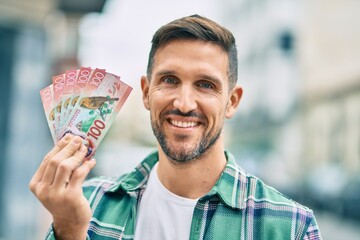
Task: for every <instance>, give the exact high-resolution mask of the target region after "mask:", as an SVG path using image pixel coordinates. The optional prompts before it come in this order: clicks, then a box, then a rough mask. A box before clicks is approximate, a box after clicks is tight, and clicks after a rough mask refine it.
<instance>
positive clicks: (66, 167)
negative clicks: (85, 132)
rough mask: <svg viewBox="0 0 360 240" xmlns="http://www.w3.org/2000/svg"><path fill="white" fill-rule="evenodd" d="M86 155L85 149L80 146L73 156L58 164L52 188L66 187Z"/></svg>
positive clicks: (83, 146)
mask: <svg viewBox="0 0 360 240" xmlns="http://www.w3.org/2000/svg"><path fill="white" fill-rule="evenodd" d="M86 153H87V148H86V147H85V145H83V144H82V145H81V147H80V149H79V151H77V152H75V153H74V155H73V156H71V157H70V158H68V159H66V160H64V161H62V162H61V163H59V166H58V168H57V171H56V175H55V178H54V182H53V186H54V187H61V186H66V185H67V184H68V183H69V181H70V177H71V175H72V173H73V172H74V170H75V169H77V168H78V167H79V166H80V165H81V163H82V162H83V161H84V159H85V155H86Z"/></svg>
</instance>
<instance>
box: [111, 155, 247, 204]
mask: <svg viewBox="0 0 360 240" xmlns="http://www.w3.org/2000/svg"><path fill="white" fill-rule="evenodd" d="M225 156H226V159H227V164H226V166H225V169H224V171H223V172H222V174H221V176H220V178H219V179H218V181H217V182H216V183H215V185H214V187H213V188H212V189H211V190H210V192H209V193H208V194H206V195H205V196H204V197H203V199H205V198H209V197H212V196H214V195H218V196H219V197H220V199H221V201H222V202H223V203H224V204H226V205H228V206H229V207H231V208H236V209H243V208H244V207H245V198H246V194H247V187H246V185H247V178H246V174H245V172H244V171H243V170H242V169H241V168H239V167H238V166H237V164H236V161H235V158H234V156H233V155H232V154H231V153H229V152H227V151H225ZM158 160H159V157H158V152H157V151H154V152H152V153H150V154H149V155H148V156H147V157H146V158H145V159H144V160H143V161H142V162H141V163H140V164H139V165H138V166H137V167H136V168H135V169H134V170H133V171H132V172H130V173H129V174H126V175H124V176H122V177H120V178H119V179H118V180H117V182H116V183H115V184H114V185H112V186H110V187H109V188H108V189H107V190H106V192H116V191H119V190H122V191H125V192H127V193H131V192H134V191H136V190H140V189H142V188H145V187H146V183H147V180H148V177H149V174H150V171H151V169H152V168H153V167H154V165H155V163H156V162H157V161H158Z"/></svg>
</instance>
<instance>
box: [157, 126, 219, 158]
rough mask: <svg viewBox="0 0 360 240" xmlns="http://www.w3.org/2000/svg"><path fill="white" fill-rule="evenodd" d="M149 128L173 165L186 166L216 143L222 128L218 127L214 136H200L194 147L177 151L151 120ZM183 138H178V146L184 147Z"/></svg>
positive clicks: (209, 134)
mask: <svg viewBox="0 0 360 240" xmlns="http://www.w3.org/2000/svg"><path fill="white" fill-rule="evenodd" d="M151 126H152V130H153V132H154V135H155V137H156V139H157V141H158V142H159V144H160V146H161V149H162V150H163V151H164V153H165V154H166V156H167V157H168V158H169V159H170V160H171V161H172V162H173V163H174V164H187V163H190V162H194V161H195V160H197V159H199V158H201V157H202V156H203V155H204V154H205V153H206V152H207V151H208V150H209V149H210V148H211V147H212V146H213V145H214V144H215V143H216V141H217V140H218V139H219V137H220V134H221V131H222V128H221V127H219V128H218V130H217V131H216V132H215V133H214V134H211V132H210V133H208V134H206V135H205V134H204V135H202V136H201V139H200V141H199V142H198V143H195V144H196V145H195V146H194V147H192V148H190V149H189V148H185V147H184V148H181V149H179V150H175V149H173V148H172V147H171V145H170V144H169V142H168V139H167V137H166V135H165V132H164V131H163V130H162V129H161V127H160V124H159V123H157V122H155V121H153V120H152V119H151ZM211 135H212V136H211ZM185 138H186V136H184V137H183V139H181V137H179V139H178V140H179V144H183V145H184V144H185V143H184V141H185V140H184V139H185Z"/></svg>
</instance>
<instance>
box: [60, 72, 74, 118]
mask: <svg viewBox="0 0 360 240" xmlns="http://www.w3.org/2000/svg"><path fill="white" fill-rule="evenodd" d="M76 76H77V70H68V71H66V72H65V75H64V89H63V92H62V96H61V110H62V111H61V119H60V120H61V121H62V125H64V122H66V120H67V118H68V116H69V114H70V112H71V103H70V100H71V97H72V96H73V91H74V86H75V85H76Z"/></svg>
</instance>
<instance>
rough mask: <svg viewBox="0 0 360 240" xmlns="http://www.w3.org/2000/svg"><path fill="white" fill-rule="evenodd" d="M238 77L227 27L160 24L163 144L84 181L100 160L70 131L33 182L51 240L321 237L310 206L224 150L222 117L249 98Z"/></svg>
mask: <svg viewBox="0 0 360 240" xmlns="http://www.w3.org/2000/svg"><path fill="white" fill-rule="evenodd" d="M236 81H237V51H236V46H235V39H234V37H233V35H232V34H231V33H230V32H229V31H228V30H227V29H225V28H223V27H221V26H219V25H218V24H217V23H215V22H213V21H211V20H209V19H206V18H204V17H200V16H198V15H194V16H189V17H185V18H181V19H177V20H175V21H173V22H171V23H169V24H167V25H165V26H163V27H161V28H160V29H159V30H158V31H157V32H156V33H155V35H154V37H153V39H152V48H151V50H150V54H149V62H148V68H147V76H143V77H142V78H141V88H142V92H143V102H144V106H145V108H146V109H148V110H149V112H150V117H151V126H152V128H153V132H154V135H155V136H156V138H157V141H158V149H157V151H155V152H153V153H151V154H150V155H149V156H147V157H146V159H145V160H144V161H143V162H142V163H140V164H139V165H138V167H137V168H136V169H135V170H134V171H133V172H131V173H129V174H126V175H123V176H121V177H119V178H118V179H113V178H96V179H93V180H90V181H86V182H85V183H84V184H83V181H84V180H85V178H86V176H87V174H88V173H89V171H90V170H91V169H92V168H93V167H94V166H95V160H84V157H85V154H86V147H84V145H82V144H81V138H79V137H77V136H71V135H66V136H65V137H64V138H63V139H62V140H61V141H60V142H59V143H58V144H57V145H56V146H55V147H54V148H53V149H52V150H51V151H50V152H49V153H48V154H47V156H46V157H45V158H44V161H43V162H42V163H41V165H40V167H39V169H38V171H37V172H36V173H35V175H34V177H33V179H32V180H31V182H30V189H31V190H32V192H33V193H34V194H35V195H36V196H37V197H38V198H39V200H40V201H41V202H42V204H43V205H44V206H45V207H46V208H47V209H48V210H49V211H50V213H51V214H52V216H53V225H52V228H51V229H50V231H49V234H48V236H47V239H55V238H56V239H86V238H88V239H320V232H319V230H318V227H317V224H316V220H315V217H314V215H313V213H312V211H311V210H309V209H308V208H306V207H304V206H301V205H300V204H298V203H296V202H294V201H292V200H290V199H288V198H287V197H285V196H283V195H282V194H281V193H279V192H277V191H276V190H274V189H273V188H271V187H269V186H267V185H265V184H264V183H263V182H262V181H261V180H259V179H258V178H256V177H254V176H251V175H247V174H246V173H245V172H244V171H243V170H242V169H240V168H239V167H238V166H237V165H236V163H235V160H234V157H233V156H232V155H231V154H230V153H229V152H227V151H225V149H224V140H223V135H222V127H223V125H224V120H225V118H231V117H232V116H233V115H234V113H235V112H236V109H237V107H238V104H239V102H240V99H241V96H242V89H241V87H239V86H237V85H236ZM123 157H125V156H123ZM82 187H83V188H82Z"/></svg>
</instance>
